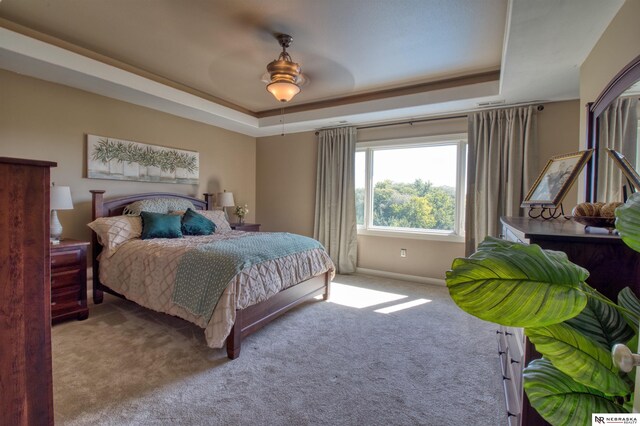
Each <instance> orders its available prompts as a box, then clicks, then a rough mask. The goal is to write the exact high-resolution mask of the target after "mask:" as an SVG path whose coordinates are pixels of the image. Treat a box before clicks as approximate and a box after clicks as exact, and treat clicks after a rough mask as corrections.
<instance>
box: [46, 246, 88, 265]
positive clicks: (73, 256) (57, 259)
mask: <svg viewBox="0 0 640 426" xmlns="http://www.w3.org/2000/svg"><path fill="white" fill-rule="evenodd" d="M82 252H83V251H82V250H66V251H52V252H51V269H52V270H54V269H55V268H60V267H63V266H69V265H79V264H80V254H81V253H82Z"/></svg>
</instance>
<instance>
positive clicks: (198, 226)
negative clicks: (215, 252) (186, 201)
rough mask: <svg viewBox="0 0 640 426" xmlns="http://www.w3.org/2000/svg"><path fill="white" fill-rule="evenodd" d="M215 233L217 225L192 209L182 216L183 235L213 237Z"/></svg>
mask: <svg viewBox="0 0 640 426" xmlns="http://www.w3.org/2000/svg"><path fill="white" fill-rule="evenodd" d="M215 231H216V224H215V223H213V222H212V221H210V220H209V219H207V218H206V217H204V216H202V215H201V214H200V213H196V212H195V211H194V210H192V209H190V208H189V209H187V211H186V212H184V215H182V233H183V234H184V235H211V234H213V233H214V232H215Z"/></svg>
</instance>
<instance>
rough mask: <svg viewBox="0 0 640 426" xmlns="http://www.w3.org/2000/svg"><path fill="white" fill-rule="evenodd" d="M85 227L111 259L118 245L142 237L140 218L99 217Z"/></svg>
mask: <svg viewBox="0 0 640 426" xmlns="http://www.w3.org/2000/svg"><path fill="white" fill-rule="evenodd" d="M87 226H88V227H89V228H91V229H93V230H94V231H95V233H96V235H97V236H98V242H99V243H100V244H101V245H102V247H103V251H102V253H103V255H104V256H106V257H111V255H113V253H115V251H116V249H117V248H118V246H119V245H120V244H122V243H124V242H127V241H129V240H131V239H134V238H140V235H142V219H140V216H111V217H99V218H97V219H96V220H94V221H93V222H91V223H89V224H88V225H87Z"/></svg>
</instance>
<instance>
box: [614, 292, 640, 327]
mask: <svg viewBox="0 0 640 426" xmlns="http://www.w3.org/2000/svg"><path fill="white" fill-rule="evenodd" d="M618 305H620V306H622V307H623V308H625V309H628V310H630V311H631V312H633V313H634V314H636V315H637V316H638V317H640V299H638V298H637V297H636V295H635V294H634V293H633V290H631V289H630V288H629V287H625V288H623V289H622V290H620V293H618ZM635 326H636V327H637V326H638V324H635Z"/></svg>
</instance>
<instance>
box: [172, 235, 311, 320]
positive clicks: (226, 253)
mask: <svg viewBox="0 0 640 426" xmlns="http://www.w3.org/2000/svg"><path fill="white" fill-rule="evenodd" d="M317 248H323V247H322V244H320V243H319V242H318V241H316V240H314V239H312V238H308V237H303V236H301V235H295V234H289V233H285V232H283V233H257V234H249V235H246V236H243V237H240V238H237V239H233V240H224V241H216V242H213V243H209V244H205V245H203V246H201V247H198V248H196V249H194V250H191V251H189V252H187V253H185V255H184V256H183V257H182V259H181V260H180V263H179V264H178V271H177V273H176V285H175V288H174V290H173V296H172V300H173V302H174V303H175V304H177V305H180V306H182V307H184V308H186V309H188V310H189V311H191V312H192V313H194V314H196V315H202V316H205V317H206V318H207V320H208V319H210V318H211V315H212V313H213V308H215V306H216V304H217V303H218V299H219V298H220V296H221V295H222V292H223V291H224V289H225V288H226V287H227V285H228V284H229V282H230V281H231V279H232V278H233V277H235V276H236V275H237V274H238V273H239V272H240V271H242V270H243V269H245V268H248V267H250V266H253V265H257V264H259V263H262V262H266V261H268V260H273V259H277V258H279V257H284V256H288V255H291V254H294V253H298V252H303V251H307V250H313V249H317Z"/></svg>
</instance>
